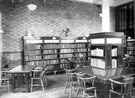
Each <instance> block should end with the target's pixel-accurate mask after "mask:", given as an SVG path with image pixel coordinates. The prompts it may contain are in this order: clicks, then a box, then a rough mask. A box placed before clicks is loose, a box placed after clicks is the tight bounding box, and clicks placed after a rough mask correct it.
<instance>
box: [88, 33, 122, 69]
mask: <svg viewBox="0 0 135 98" xmlns="http://www.w3.org/2000/svg"><path fill="white" fill-rule="evenodd" d="M89 39H90V44H91V49H90V56H91V66H93V67H97V68H102V69H107V68H117V67H120V66H123V42H124V34H123V33H122V32H102V33H95V34H90V35H89Z"/></svg>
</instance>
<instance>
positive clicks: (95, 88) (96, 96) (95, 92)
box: [94, 88, 97, 98]
mask: <svg viewBox="0 0 135 98" xmlns="http://www.w3.org/2000/svg"><path fill="white" fill-rule="evenodd" d="M94 92H95V94H94V95H95V98H97V91H96V88H95V90H94Z"/></svg>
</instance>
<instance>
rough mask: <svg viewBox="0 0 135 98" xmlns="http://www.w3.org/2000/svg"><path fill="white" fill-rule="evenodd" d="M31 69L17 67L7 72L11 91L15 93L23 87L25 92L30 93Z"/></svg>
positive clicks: (29, 67)
mask: <svg viewBox="0 0 135 98" xmlns="http://www.w3.org/2000/svg"><path fill="white" fill-rule="evenodd" d="M32 69H33V67H31V66H21V65H19V66H17V67H15V68H13V69H11V70H9V71H8V73H9V74H11V85H12V86H11V89H12V91H13V92H15V89H16V88H18V87H21V86H24V88H25V89H26V90H25V91H26V92H29V91H30V87H29V82H30V72H31V70H32Z"/></svg>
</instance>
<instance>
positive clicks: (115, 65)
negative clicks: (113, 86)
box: [112, 59, 117, 68]
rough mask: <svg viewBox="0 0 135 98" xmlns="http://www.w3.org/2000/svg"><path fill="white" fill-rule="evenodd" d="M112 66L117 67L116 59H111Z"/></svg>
mask: <svg viewBox="0 0 135 98" xmlns="http://www.w3.org/2000/svg"><path fill="white" fill-rule="evenodd" d="M112 68H117V60H116V59H112Z"/></svg>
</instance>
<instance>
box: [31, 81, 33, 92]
mask: <svg viewBox="0 0 135 98" xmlns="http://www.w3.org/2000/svg"><path fill="white" fill-rule="evenodd" d="M32 90H33V79H31V92H32Z"/></svg>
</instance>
